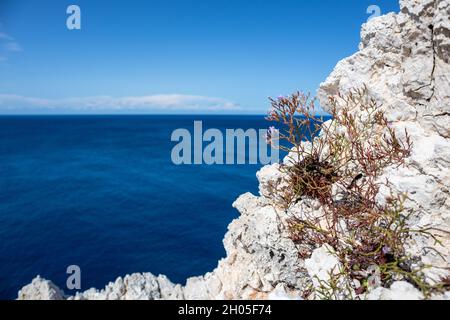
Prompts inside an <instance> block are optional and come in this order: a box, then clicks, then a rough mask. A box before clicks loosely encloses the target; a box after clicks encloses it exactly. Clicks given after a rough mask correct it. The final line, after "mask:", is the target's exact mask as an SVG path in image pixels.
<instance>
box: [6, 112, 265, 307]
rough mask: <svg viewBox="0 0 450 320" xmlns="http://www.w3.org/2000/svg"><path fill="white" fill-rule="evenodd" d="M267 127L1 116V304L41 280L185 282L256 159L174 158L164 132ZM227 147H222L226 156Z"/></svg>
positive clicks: (217, 248)
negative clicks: (192, 161)
mask: <svg viewBox="0 0 450 320" xmlns="http://www.w3.org/2000/svg"><path fill="white" fill-rule="evenodd" d="M196 120H197V121H202V124H203V127H204V130H206V129H208V128H216V129H219V130H221V131H222V132H225V129H238V128H241V129H244V130H246V129H250V128H252V129H266V128H268V127H269V126H270V125H271V124H270V123H268V122H267V121H266V120H265V119H264V116H263V115H260V116H257V115H255V116H193V115H179V116H175V115H172V116H166V115H151V116H150V115H149V116H147V115H146V116H131V115H130V116H117V115H116V116H2V117H0V299H15V298H16V297H17V292H18V290H19V289H21V288H22V286H24V285H26V284H28V283H30V282H31V280H32V279H33V278H34V277H36V276H37V275H40V276H41V277H44V278H47V279H51V280H52V281H53V282H54V283H55V284H56V285H58V286H59V287H60V288H61V289H63V290H64V291H65V293H66V294H74V293H75V291H74V290H69V289H68V288H67V286H66V281H67V278H68V277H69V276H70V274H68V273H67V268H68V267H69V266H72V265H75V266H78V267H79V268H80V270H81V289H80V290H87V289H89V288H91V287H96V288H103V287H104V286H105V285H107V284H108V283H109V282H110V281H114V280H115V279H116V278H117V277H119V276H125V275H126V274H131V273H135V272H152V273H153V274H155V275H158V274H165V275H167V276H168V277H169V279H170V280H171V281H173V282H175V283H181V284H184V283H185V281H186V279H187V278H188V277H191V276H198V275H202V274H204V273H206V272H208V271H212V270H213V269H214V268H215V267H216V266H217V261H218V260H219V259H220V258H222V257H224V256H225V251H224V248H223V244H222V240H223V236H224V234H225V232H226V231H227V226H228V224H229V223H230V222H231V221H232V220H233V219H235V218H237V217H238V215H239V213H238V212H237V211H236V210H235V209H233V207H232V203H233V202H234V201H235V200H236V199H237V197H239V195H241V194H243V193H245V192H251V193H253V194H255V195H256V194H258V182H257V179H256V172H257V171H258V170H259V169H260V168H261V164H256V165H254V164H244V165H175V164H174V163H173V161H172V159H171V153H172V149H173V147H174V146H175V145H176V144H177V142H173V141H171V134H172V132H173V131H174V130H176V129H179V128H185V129H187V130H189V131H191V132H192V128H193V126H194V121H196ZM224 152H225V151H224Z"/></svg>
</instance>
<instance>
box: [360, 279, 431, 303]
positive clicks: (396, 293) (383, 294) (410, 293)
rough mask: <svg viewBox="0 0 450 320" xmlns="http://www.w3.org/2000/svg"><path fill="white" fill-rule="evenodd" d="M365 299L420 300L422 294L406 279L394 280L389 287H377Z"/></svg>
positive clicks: (422, 297)
mask: <svg viewBox="0 0 450 320" xmlns="http://www.w3.org/2000/svg"><path fill="white" fill-rule="evenodd" d="M365 299H367V300H422V299H424V296H423V294H422V293H421V292H420V291H419V290H418V289H417V288H415V287H414V286H413V285H412V284H410V283H408V282H406V281H396V282H394V283H393V284H392V285H391V287H390V288H389V289H386V288H381V287H380V288H377V289H375V290H373V291H371V292H370V293H369V294H368V295H367V296H366V297H365Z"/></svg>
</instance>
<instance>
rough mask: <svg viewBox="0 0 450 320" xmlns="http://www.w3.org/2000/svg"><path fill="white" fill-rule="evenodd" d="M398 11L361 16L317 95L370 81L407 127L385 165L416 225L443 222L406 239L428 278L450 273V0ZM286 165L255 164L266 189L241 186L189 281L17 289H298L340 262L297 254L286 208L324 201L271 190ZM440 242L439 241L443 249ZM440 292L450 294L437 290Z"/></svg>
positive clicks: (41, 292)
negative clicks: (205, 266) (353, 42)
mask: <svg viewBox="0 0 450 320" xmlns="http://www.w3.org/2000/svg"><path fill="white" fill-rule="evenodd" d="M400 4H401V12H400V13H398V14H393V13H392V14H388V15H385V16H381V17H378V18H374V19H372V20H371V21H370V22H368V23H367V24H365V25H363V27H362V31H361V43H360V48H359V49H360V50H359V52H357V53H356V54H354V55H353V56H351V57H349V58H346V59H344V60H342V61H341V62H339V63H338V64H337V66H336V67H335V69H334V71H333V72H332V74H331V75H330V76H329V77H328V79H327V80H326V81H325V82H324V83H323V84H322V85H321V86H320V89H319V91H318V96H319V99H320V102H321V105H322V106H324V108H325V109H326V110H327V108H330V106H329V105H328V101H329V100H328V98H329V97H330V96H334V95H337V94H338V93H345V92H348V91H350V90H351V89H352V88H355V87H361V86H364V85H366V86H367V87H368V91H369V94H370V96H371V97H373V98H375V99H376V100H377V102H379V103H380V105H382V106H383V108H385V114H386V115H387V117H388V119H389V121H390V125H392V126H393V127H394V128H395V129H396V130H397V131H398V133H399V135H401V134H402V132H404V129H405V128H407V130H408V132H409V134H410V136H411V139H412V142H413V149H412V153H411V156H410V157H409V158H408V159H407V162H406V165H404V166H402V167H399V168H393V167H392V168H387V169H386V170H385V173H384V176H386V177H389V180H390V181H391V183H392V184H393V186H394V187H395V189H396V190H397V191H399V192H403V191H405V192H408V194H409V199H408V200H407V201H406V203H405V207H406V209H408V208H410V209H412V210H413V212H414V215H413V217H412V219H411V221H410V222H409V223H410V224H411V227H427V228H428V227H432V228H435V229H436V230H439V231H438V232H439V235H440V236H441V238H440V239H441V242H442V245H440V246H438V245H436V244H435V243H434V242H433V241H432V240H431V239H429V238H427V237H425V236H420V235H416V236H413V237H411V238H410V239H409V240H408V242H407V243H405V248H406V250H407V251H408V252H410V253H411V254H412V255H414V256H416V257H419V259H420V260H422V262H423V263H425V264H427V265H431V266H432V267H430V268H427V269H426V270H425V271H424V272H425V276H426V279H427V281H428V282H429V283H437V282H439V281H441V280H442V279H445V278H446V277H449V275H450V269H449V267H450V235H449V233H448V231H450V0H401V1H400ZM278 166H279V165H273V166H267V167H265V168H263V169H262V170H261V171H260V172H258V174H257V176H258V179H259V184H260V185H259V188H260V195H259V196H254V195H252V194H244V195H242V196H241V197H240V198H239V199H237V200H236V202H235V203H234V207H235V208H236V209H237V210H239V212H240V213H241V216H240V218H238V219H236V220H235V221H233V222H232V223H231V224H230V226H229V228H228V232H227V234H226V235H225V239H224V245H225V249H226V253H227V256H226V258H225V259H223V260H221V261H219V263H218V266H217V268H216V269H215V270H214V271H212V272H211V273H208V274H206V275H204V276H200V277H196V278H190V279H188V280H187V283H186V285H185V286H184V287H182V286H181V285H175V284H173V283H171V282H170V281H169V280H168V279H167V278H166V277H164V276H158V277H155V276H154V275H152V274H150V273H147V274H133V275H129V276H126V277H125V278H119V279H117V280H116V281H115V282H114V283H110V284H108V285H107V286H106V288H105V289H103V290H100V291H99V290H96V289H91V290H88V291H86V292H83V293H78V294H77V295H76V296H72V297H65V296H64V294H63V292H62V291H61V290H59V289H58V288H57V287H55V286H54V285H53V284H52V283H51V282H50V281H47V280H45V279H41V278H39V277H38V278H36V279H34V280H33V282H32V283H31V284H29V285H27V286H25V287H24V288H23V289H22V290H21V291H20V292H19V297H18V298H19V299H300V298H301V297H304V296H305V292H307V291H309V290H311V288H314V286H317V283H316V282H317V281H316V280H317V279H326V277H327V276H328V274H329V271H330V270H331V269H332V268H333V266H335V265H336V264H338V263H339V262H338V261H337V260H336V257H334V256H333V255H331V254H330V252H329V250H327V248H326V247H320V248H318V249H316V250H315V251H314V252H313V254H312V256H311V257H310V258H309V259H306V260H303V259H300V258H299V255H298V249H297V247H296V245H295V244H294V243H293V242H292V241H291V240H290V237H289V233H288V229H287V226H286V221H287V218H289V217H290V216H293V215H295V214H297V212H298V211H310V212H314V211H317V210H320V205H318V204H317V203H315V202H314V201H309V200H303V201H301V202H300V203H298V204H297V205H296V206H295V208H293V209H291V210H290V211H287V212H286V211H285V210H283V209H281V208H279V207H278V206H277V205H276V203H275V202H274V199H273V190H271V188H272V186H273V184H274V182H280V181H282V180H283V176H282V174H281V173H280V171H279V170H278ZM433 248H435V249H437V250H438V251H439V253H437V252H436V251H435V250H433ZM358 298H361V299H422V298H424V295H423V293H422V292H421V291H420V290H419V289H417V288H415V287H414V286H412V285H411V284H410V283H408V282H406V281H395V282H393V283H392V284H391V285H390V287H388V288H386V287H376V286H374V287H373V288H371V290H370V291H369V292H367V293H365V294H364V295H359V296H358ZM432 298H435V299H450V292H449V291H447V292H440V293H436V294H434V295H433V296H432Z"/></svg>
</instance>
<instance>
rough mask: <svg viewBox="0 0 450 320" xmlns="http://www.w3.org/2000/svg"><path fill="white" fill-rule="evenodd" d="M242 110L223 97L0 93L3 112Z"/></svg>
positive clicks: (0, 110)
mask: <svg viewBox="0 0 450 320" xmlns="http://www.w3.org/2000/svg"><path fill="white" fill-rule="evenodd" d="M239 109H240V107H239V106H238V105H237V104H235V103H232V102H229V101H227V100H224V99H221V98H213V97H205V96H196V95H182V94H160V95H149V96H130V97H118V98H116V97H111V96H96V97H85V98H63V99H42V98H35V97H26V96H21V95H11V94H0V112H1V113H13V112H19V113H26V112H27V111H28V112H45V113H58V112H76V113H96V112H98V113H104V112H112V113H114V112H127V111H130V112H143V113H145V112H156V111H159V112H161V111H175V112H176V111H233V110H239Z"/></svg>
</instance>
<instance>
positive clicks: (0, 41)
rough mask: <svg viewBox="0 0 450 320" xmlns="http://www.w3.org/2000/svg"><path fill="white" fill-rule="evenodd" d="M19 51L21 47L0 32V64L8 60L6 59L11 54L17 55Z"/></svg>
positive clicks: (7, 35)
mask: <svg viewBox="0 0 450 320" xmlns="http://www.w3.org/2000/svg"><path fill="white" fill-rule="evenodd" d="M0 28H1V23H0ZM21 51H22V47H21V46H20V44H19V43H18V42H17V41H16V40H15V39H14V37H12V36H10V35H9V34H7V33H5V32H3V31H1V30H0V62H1V61H6V60H8V57H9V55H10V54H11V53H17V52H21Z"/></svg>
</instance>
